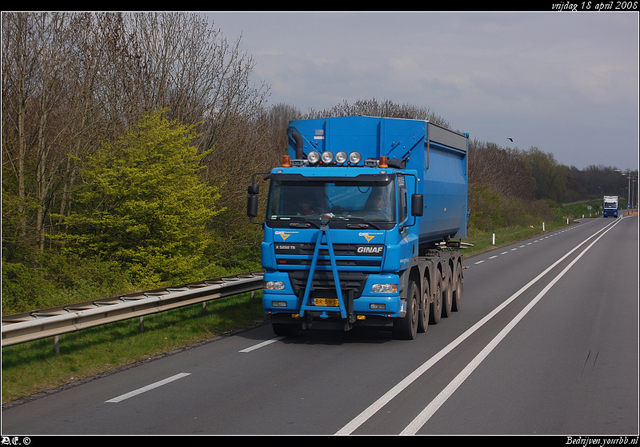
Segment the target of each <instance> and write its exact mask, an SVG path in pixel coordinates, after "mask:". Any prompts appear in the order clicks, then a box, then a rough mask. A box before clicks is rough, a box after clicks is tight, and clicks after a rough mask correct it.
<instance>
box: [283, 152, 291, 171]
mask: <svg viewBox="0 0 640 447" xmlns="http://www.w3.org/2000/svg"><path fill="white" fill-rule="evenodd" d="M282 166H283V167H285V168H290V167H291V157H289V156H288V155H283V156H282Z"/></svg>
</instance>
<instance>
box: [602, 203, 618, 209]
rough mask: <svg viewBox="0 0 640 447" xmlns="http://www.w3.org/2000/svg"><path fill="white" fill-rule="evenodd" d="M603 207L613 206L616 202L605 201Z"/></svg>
mask: <svg viewBox="0 0 640 447" xmlns="http://www.w3.org/2000/svg"><path fill="white" fill-rule="evenodd" d="M604 207H605V208H615V207H616V203H615V202H606V203H605V204H604Z"/></svg>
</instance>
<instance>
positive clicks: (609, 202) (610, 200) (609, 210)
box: [602, 196, 618, 217]
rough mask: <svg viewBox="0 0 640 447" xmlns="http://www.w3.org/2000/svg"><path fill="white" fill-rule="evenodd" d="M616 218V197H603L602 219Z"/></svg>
mask: <svg viewBox="0 0 640 447" xmlns="http://www.w3.org/2000/svg"><path fill="white" fill-rule="evenodd" d="M608 216H613V217H618V196H604V204H603V206H602V217H608Z"/></svg>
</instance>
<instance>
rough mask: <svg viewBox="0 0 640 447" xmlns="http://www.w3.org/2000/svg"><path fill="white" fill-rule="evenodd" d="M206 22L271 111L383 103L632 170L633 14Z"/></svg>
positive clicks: (559, 156) (215, 16)
mask: <svg viewBox="0 0 640 447" xmlns="http://www.w3.org/2000/svg"><path fill="white" fill-rule="evenodd" d="M206 14H207V16H208V17H209V18H210V19H211V20H212V21H213V25H214V27H215V28H219V29H220V30H221V31H222V34H223V36H224V37H225V38H227V39H228V40H229V41H230V42H235V41H236V40H237V39H238V38H241V43H240V48H241V50H242V51H244V52H246V53H247V54H248V55H250V56H251V57H252V58H253V60H254V62H255V67H254V74H253V82H255V83H256V84H260V83H262V82H264V83H266V84H267V85H268V86H269V87H270V89H269V91H270V96H269V98H268V105H275V104H278V103H285V104H288V105H291V106H294V107H296V108H297V109H298V110H300V111H301V112H302V113H306V112H308V111H309V109H315V110H324V109H328V108H331V107H333V106H335V105H337V104H340V103H342V102H344V101H346V102H348V103H349V104H353V103H355V102H356V101H358V100H370V99H374V98H375V99H378V100H380V101H383V100H389V101H391V102H393V103H396V104H410V105H413V106H417V107H420V108H425V109H428V110H430V111H432V112H434V113H435V114H436V115H438V116H440V117H441V118H443V119H445V120H446V121H447V122H448V123H449V124H450V125H451V127H452V128H453V129H454V130H458V131H461V132H468V133H469V134H470V139H471V140H474V139H475V140H478V141H480V142H491V143H495V144H497V145H499V146H501V147H504V148H518V149H520V150H527V149H530V148H531V147H537V148H538V149H540V150H541V151H543V152H546V153H551V154H553V156H554V158H555V160H556V161H557V162H558V163H560V164H563V165H566V166H575V167H576V168H578V169H584V168H586V167H588V166H590V165H596V166H605V167H614V168H617V169H620V170H626V169H633V170H635V169H637V168H638V119H639V118H638V40H639V35H638V17H639V16H638V13H637V12H626V13H617V12H557V11H555V12H513V13H511V12H466V13H465V12H451V13H448V12H407V13H405V12H386V11H385V12H229V11H225V12H207V13H206ZM508 138H512V139H513V142H511V141H509V140H508Z"/></svg>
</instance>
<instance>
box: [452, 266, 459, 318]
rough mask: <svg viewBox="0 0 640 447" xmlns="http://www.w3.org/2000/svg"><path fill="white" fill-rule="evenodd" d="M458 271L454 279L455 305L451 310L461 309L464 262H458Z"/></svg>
mask: <svg viewBox="0 0 640 447" xmlns="http://www.w3.org/2000/svg"><path fill="white" fill-rule="evenodd" d="M456 270H457V273H456V276H455V280H454V281H453V302H452V303H453V306H452V308H451V310H453V311H454V312H458V311H460V301H462V264H458V267H457V268H456Z"/></svg>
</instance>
